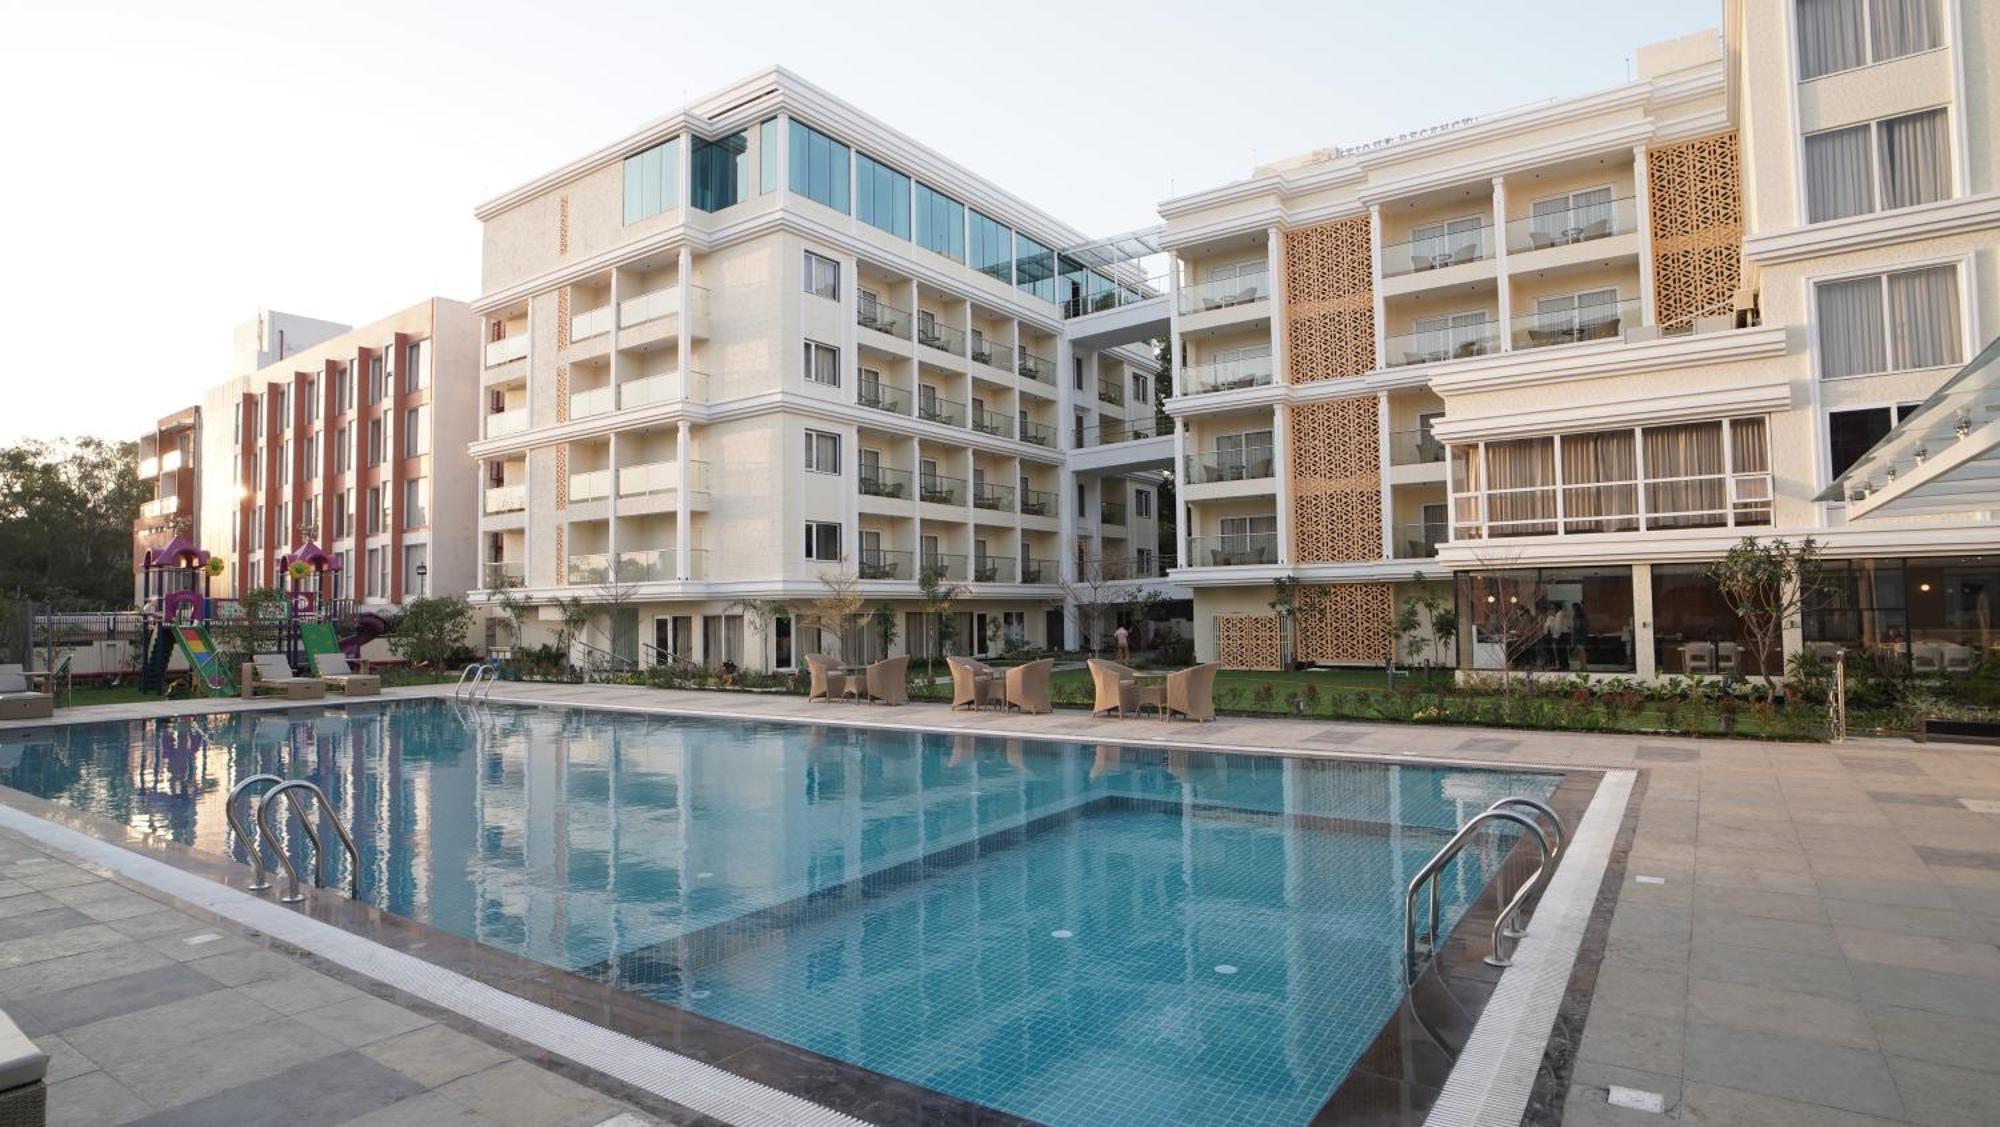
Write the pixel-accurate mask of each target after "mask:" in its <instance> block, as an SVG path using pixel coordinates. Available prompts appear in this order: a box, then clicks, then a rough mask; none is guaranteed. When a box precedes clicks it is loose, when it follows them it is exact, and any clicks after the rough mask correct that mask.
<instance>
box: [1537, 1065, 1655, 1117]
mask: <svg viewBox="0 0 2000 1127" xmlns="http://www.w3.org/2000/svg"><path fill="white" fill-rule="evenodd" d="M1614 1084H1615V1085H1617V1086H1619V1087H1621V1088H1633V1089H1637V1090H1638V1091H1641V1092H1654V1093H1657V1094H1658V1095H1659V1096H1660V1098H1661V1101H1662V1102H1663V1103H1664V1104H1665V1111H1664V1113H1663V1114H1656V1113H1653V1112H1646V1111H1637V1110H1634V1109H1632V1108H1623V1107H1613V1106H1612V1105H1611V1103H1610V1102H1609V1100H1608V1099H1607V1097H1608V1096H1609V1094H1610V1088H1611V1085H1614ZM1680 1103H1681V1078H1680V1076H1679V1075H1678V1074H1675V1073H1663V1072H1645V1071H1642V1070H1640V1069H1636V1068H1619V1067H1617V1066H1616V1065H1609V1064H1600V1063H1598V1062H1596V1061H1587V1060H1579V1061H1577V1064H1576V1070H1575V1071H1574V1072H1573V1073H1571V1075H1570V1089H1569V1095H1568V1097H1567V1098H1566V1099H1565V1100H1564V1101H1563V1123H1564V1124H1566V1125H1577V1127H1600V1125H1602V1127H1645V1125H1647V1124H1656V1123H1659V1122H1660V1121H1661V1119H1662V1118H1665V1119H1676V1118H1679V1115H1680Z"/></svg>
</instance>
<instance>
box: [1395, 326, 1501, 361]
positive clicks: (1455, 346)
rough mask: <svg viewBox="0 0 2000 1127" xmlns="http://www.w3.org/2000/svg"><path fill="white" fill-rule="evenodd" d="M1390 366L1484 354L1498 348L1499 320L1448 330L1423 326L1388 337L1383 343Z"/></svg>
mask: <svg viewBox="0 0 2000 1127" xmlns="http://www.w3.org/2000/svg"><path fill="white" fill-rule="evenodd" d="M1384 351H1385V352H1386V353H1387V354H1388V359H1389V366H1390V367H1391V368H1401V367H1406V366H1408V365H1411V364H1442V363H1444V362H1445V361H1447V360H1463V359H1465V358H1466V357H1468V356H1488V355H1491V354H1493V353H1495V352H1498V351H1500V323H1499V322H1498V321H1475V322H1471V323H1469V324H1463V325H1454V326H1452V327H1451V328H1448V329H1425V330H1423V331H1421V332H1415V333H1404V334H1402V335H1401V336H1393V337H1390V338H1389V339H1388V340H1387V341H1386V342H1385V348H1384Z"/></svg>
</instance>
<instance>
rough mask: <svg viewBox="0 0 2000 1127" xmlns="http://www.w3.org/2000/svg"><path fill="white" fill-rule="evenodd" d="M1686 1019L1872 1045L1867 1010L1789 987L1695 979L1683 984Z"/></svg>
mask: <svg viewBox="0 0 2000 1127" xmlns="http://www.w3.org/2000/svg"><path fill="white" fill-rule="evenodd" d="M1687 1014H1688V1020H1689V1021H1691V1022H1701V1023H1703V1024H1705V1025H1720V1026H1727V1027H1728V1028H1731V1029H1743V1030H1749V1031H1751V1032H1755V1033H1778V1034H1784V1035H1786V1036H1790V1037H1799V1038H1804V1039H1806V1040H1811V1041H1825V1042H1827V1043H1829V1044H1833V1045H1845V1046H1846V1047H1848V1048H1851V1049H1874V1048H1875V1047H1876V1043H1875V1033H1874V1031H1873V1030H1872V1029H1871V1028H1870V1027H1869V1018H1868V1014H1866V1013H1865V1012H1863V1010H1862V1008H1861V1007H1860V1006H1858V1005H1856V1004H1855V1003H1853V1002H1849V1001H1843V1000H1841V999H1838V998H1828V997H1825V996H1823V995H1819V994H1802V993H1799V992H1797V991H1794V990H1767V989H1765V988H1763V987H1761V986H1747V985H1744V984H1742V983H1735V982H1712V981H1707V980H1704V979H1697V980H1695V981H1694V983H1693V984H1692V985H1691V986H1690V987H1689V989H1688V997H1687Z"/></svg>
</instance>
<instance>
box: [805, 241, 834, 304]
mask: <svg viewBox="0 0 2000 1127" xmlns="http://www.w3.org/2000/svg"><path fill="white" fill-rule="evenodd" d="M805 288H806V292H807V293H809V294H812V295H813V296H814V297H823V298H826V299H828V300H829V301H839V300H840V263H838V262H836V261H834V260H833V259H831V258H828V257H827V256H825V255H823V254H814V253H813V252H811V251H807V252H806V266H805Z"/></svg>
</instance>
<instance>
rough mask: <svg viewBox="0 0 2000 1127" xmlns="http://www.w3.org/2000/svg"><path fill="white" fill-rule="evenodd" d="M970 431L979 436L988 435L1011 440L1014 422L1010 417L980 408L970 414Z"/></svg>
mask: <svg viewBox="0 0 2000 1127" xmlns="http://www.w3.org/2000/svg"><path fill="white" fill-rule="evenodd" d="M972 429H973V430H976V431H978V432H979V433H980V434H990V435H992V436H993V437H995V438H1012V437H1014V420H1013V417H1012V416H1009V415H1003V414H1001V413H1000V412H998V411H988V410H986V409H985V408H980V409H978V410H975V411H974V412H972Z"/></svg>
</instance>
